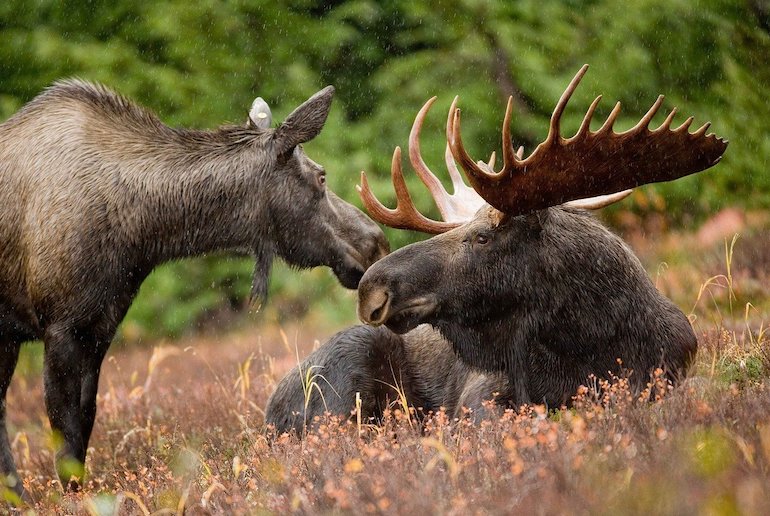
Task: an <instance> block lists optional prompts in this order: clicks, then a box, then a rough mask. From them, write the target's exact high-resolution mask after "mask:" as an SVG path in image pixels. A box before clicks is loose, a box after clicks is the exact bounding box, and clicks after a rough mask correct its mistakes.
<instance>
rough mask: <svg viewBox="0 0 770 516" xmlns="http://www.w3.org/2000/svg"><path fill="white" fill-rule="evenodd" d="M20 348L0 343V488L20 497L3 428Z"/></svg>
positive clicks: (13, 465)
mask: <svg viewBox="0 0 770 516" xmlns="http://www.w3.org/2000/svg"><path fill="white" fill-rule="evenodd" d="M0 329H2V328H0ZM20 347H21V346H20V345H19V343H17V342H13V341H9V342H1V343H0V475H2V478H0V488H2V487H5V488H8V489H12V490H13V491H14V492H15V493H16V494H17V495H19V496H20V497H21V496H23V494H24V489H23V488H22V485H21V480H20V479H19V474H18V473H17V472H16V464H14V462H13V455H12V454H11V445H10V442H9V440H8V430H7V428H6V426H5V394H6V392H7V391H8V386H9V385H10V384H11V377H12V376H13V371H14V369H16V361H17V360H18V358H19V348H20Z"/></svg>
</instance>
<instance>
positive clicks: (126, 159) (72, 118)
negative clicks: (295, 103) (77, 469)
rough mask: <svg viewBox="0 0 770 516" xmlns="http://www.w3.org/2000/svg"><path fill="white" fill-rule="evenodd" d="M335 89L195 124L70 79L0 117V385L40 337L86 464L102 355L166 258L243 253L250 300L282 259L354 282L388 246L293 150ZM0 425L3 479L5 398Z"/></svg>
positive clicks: (63, 420) (60, 417) (60, 412)
mask: <svg viewBox="0 0 770 516" xmlns="http://www.w3.org/2000/svg"><path fill="white" fill-rule="evenodd" d="M333 92H334V90H333V88H331V87H328V88H326V89H324V90H322V91H320V92H318V93H317V94H316V95H314V96H313V97H311V98H310V99H309V100H308V101H307V102H305V103H304V104H303V105H302V106H300V107H298V108H297V109H296V110H295V111H294V112H293V113H291V114H290V115H289V117H288V118H287V119H286V121H285V122H284V123H283V124H281V125H279V126H278V127H277V128H276V129H260V128H258V127H256V125H255V124H254V123H251V124H246V125H245V126H230V127H222V128H219V129H216V130H213V131H196V130H186V129H175V128H170V127H168V126H166V125H164V124H163V123H161V122H160V121H159V120H158V118H157V117H156V116H155V115H153V114H152V113H150V112H149V111H147V110H145V109H142V108H140V107H138V106H137V105H135V104H133V103H131V102H130V101H128V100H126V99H125V98H123V97H121V96H119V95H116V94H114V93H112V92H110V91H109V90H107V89H106V88H104V87H102V86H99V85H94V84H90V83H86V82H82V81H77V80H70V81H64V82H59V83H57V84H55V85H53V86H52V87H50V88H49V89H47V90H46V91H44V92H43V93H42V94H41V95H39V96H38V97H37V98H35V99H34V100H32V101H31V102H30V103H29V104H27V105H26V106H25V107H24V108H22V109H21V111H19V112H18V113H17V114H16V115H14V116H13V117H12V118H11V119H9V120H8V121H6V122H5V123H3V124H2V125H0V349H2V355H0V389H1V390H0V394H1V395H2V399H3V400H4V399H5V393H6V390H7V387H8V383H9V382H10V379H11V375H12V374H13V370H14V367H15V364H16V360H17V356H18V351H19V347H20V345H21V343H22V342H24V341H28V340H32V339H42V340H44V341H45V374H44V376H45V392H46V405H47V408H48V414H49V418H50V420H51V426H52V427H53V429H54V430H56V431H58V432H60V433H61V435H62V436H63V438H64V446H63V448H62V450H61V453H60V454H63V455H66V456H68V457H71V458H75V459H77V460H78V461H80V462H81V463H82V462H83V460H84V458H85V450H86V448H87V445H88V440H89V437H90V434H91V429H92V426H93V421H94V415H95V410H96V405H95V397H96V390H97V386H98V377H99V368H100V364H101V361H102V359H103V357H104V354H105V352H106V350H107V347H108V346H109V343H110V341H111V340H112V337H113V335H114V333H115V329H116V327H117V325H118V323H119V322H120V321H121V319H122V318H123V316H124V315H125V312H126V310H127V309H128V307H129V305H130V303H131V300H132V299H133V297H134V295H135V293H136V291H137V289H138V288H139V285H140V284H141V282H142V281H143V280H144V278H145V277H146V276H147V274H149V272H150V271H151V270H152V269H153V268H154V267H155V266H156V265H157V264H159V263H162V262H164V261H167V260H172V259H176V258H180V257H185V256H194V255H200V254H204V253H207V252H211V251H216V250H232V251H236V252H241V253H249V254H252V255H253V256H255V257H256V260H257V262H256V266H255V270H254V283H253V296H254V297H255V298H264V296H265V294H266V292H267V277H268V273H269V269H270V265H271V263H272V260H273V257H274V256H278V257H281V258H282V259H284V260H286V261H287V262H288V263H290V264H293V265H295V266H299V267H312V266H317V265H327V266H329V267H331V268H332V269H333V270H334V272H335V274H336V275H337V277H338V278H339V279H340V281H341V282H342V283H343V284H344V285H345V286H347V287H349V288H355V287H356V285H357V284H358V281H359V279H360V277H361V275H362V274H363V272H364V270H365V269H366V268H367V267H368V266H369V265H371V263H373V262H374V261H375V260H376V259H378V258H379V257H381V256H383V255H384V254H386V253H387V242H386V240H385V238H384V235H383V234H382V232H381V231H380V230H379V228H377V226H376V225H375V224H374V223H373V222H372V221H371V220H369V219H368V218H367V217H366V216H365V215H364V214H363V213H361V212H360V211H359V210H357V209H356V208H354V207H353V206H351V205H349V204H347V203H345V202H344V201H342V200H340V199H339V198H338V197H336V196H335V195H334V194H333V193H332V192H331V191H329V190H328V189H326V187H325V182H324V180H323V179H321V176H322V175H323V174H324V171H323V169H322V167H321V166H320V165H318V164H316V163H314V162H313V161H311V160H310V159H309V158H308V157H307V156H306V155H305V154H304V152H302V150H301V147H300V146H299V144H301V143H302V142H305V141H308V140H310V139H312V138H313V137H315V136H316V135H317V134H318V133H319V132H320V131H321V128H322V127H323V124H324V122H325V120H326V116H327V114H328V111H329V108H330V105H331V99H332V95H333ZM0 432H2V435H0V473H1V474H3V475H10V476H11V477H12V478H13V477H15V476H16V472H15V467H14V464H13V460H12V457H11V454H10V450H9V445H8V439H7V435H6V434H5V432H6V430H5V409H4V404H3V410H2V413H0ZM64 480H66V479H64ZM16 487H17V489H19V487H18V484H17V486H16Z"/></svg>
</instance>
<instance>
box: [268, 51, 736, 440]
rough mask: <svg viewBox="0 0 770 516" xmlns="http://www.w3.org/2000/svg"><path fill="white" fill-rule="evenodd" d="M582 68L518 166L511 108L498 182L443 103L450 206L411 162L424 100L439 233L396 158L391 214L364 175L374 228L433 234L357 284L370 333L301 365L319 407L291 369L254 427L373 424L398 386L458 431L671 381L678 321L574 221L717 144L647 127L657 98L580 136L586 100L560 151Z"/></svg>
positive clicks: (599, 230) (684, 363)
mask: <svg viewBox="0 0 770 516" xmlns="http://www.w3.org/2000/svg"><path fill="white" fill-rule="evenodd" d="M586 70H587V66H584V67H583V68H582V69H581V70H580V71H579V72H578V73H577V75H576V76H575V78H574V79H573V80H572V82H571V83H570V85H569V86H568V87H567V89H566V91H565V92H564V94H563V95H562V97H561V99H560V100H559V102H558V103H557V105H556V108H555V109H554V112H553V115H552V117H551V122H550V127H549V132H548V136H547V137H546V139H545V141H544V142H543V143H541V144H540V145H539V146H538V147H537V148H536V149H535V151H534V152H533V153H532V154H531V155H529V156H528V157H526V158H525V157H524V153H523V149H522V148H519V149H518V150H515V149H514V147H513V145H512V142H511V136H510V130H509V127H510V119H511V111H512V109H511V106H512V102H511V101H509V102H508V107H507V110H506V113H505V119H504V120H505V121H504V123H503V131H502V132H503V152H502V158H503V165H502V168H501V170H500V171H499V172H496V171H495V170H494V166H495V155H494V153H493V154H492V156H491V158H490V159H489V160H488V161H487V162H484V161H475V160H473V159H472V158H471V157H470V156H469V155H468V153H467V152H466V150H465V148H464V146H463V143H462V139H461V134H460V110H459V109H458V108H457V99H455V101H454V102H453V103H452V106H451V108H450V110H449V116H448V119H447V130H446V133H447V150H446V155H445V158H446V164H447V168H448V171H449V174H450V176H451V179H452V183H453V184H454V190H455V192H454V194H452V195H450V194H448V193H447V192H446V191H445V190H444V188H443V187H442V186H441V182H440V181H439V180H438V178H436V176H435V175H433V173H431V172H430V170H429V169H428V167H427V166H426V164H425V162H424V161H423V159H422V157H421V155H420V148H419V133H420V129H421V127H422V124H423V120H424V118H425V116H426V115H427V112H428V110H429V109H430V107H431V105H432V104H433V102H434V101H435V98H434V99H431V100H429V101H428V102H427V103H426V104H425V106H424V107H423V108H422V110H421V111H420V112H419V114H418V115H417V118H416V120H415V123H414V125H413V127H412V132H411V135H410V139H409V157H410V161H411V163H412V166H413V167H414V169H415V171H416V172H417V174H418V175H419V177H420V178H421V180H422V181H423V183H424V184H425V185H426V186H427V187H428V189H429V190H430V192H431V193H432V195H433V198H434V199H435V201H436V204H437V206H438V208H439V211H440V213H441V214H442V216H443V219H444V220H443V221H434V220H430V219H428V218H426V217H425V216H423V215H422V214H420V213H419V212H418V211H417V210H416V208H415V207H414V205H413V204H412V201H411V198H410V196H409V193H408V190H407V188H406V184H405V182H404V178H403V175H402V171H401V164H400V163H401V154H400V149H398V148H396V150H395V152H394V155H393V163H392V169H391V171H392V177H393V184H394V187H395V190H396V194H397V199H398V204H397V207H396V209H389V208H386V207H385V206H383V205H382V204H381V203H380V202H379V201H377V199H376V198H375V197H374V195H373V194H372V192H371V190H370V188H369V186H368V184H367V182H366V176H365V175H363V174H362V182H361V188H360V193H361V197H362V199H363V201H364V204H365V206H366V208H367V210H368V211H369V213H370V214H371V215H372V217H373V218H374V219H375V220H377V221H379V222H381V223H383V224H386V225H388V226H391V227H395V228H404V229H412V230H416V231H422V232H426V233H432V234H436V235H437V236H434V237H433V238H430V239H428V240H425V241H423V242H419V243H415V244H412V245H408V246H406V247H404V248H402V249H399V250H398V251H396V252H394V253H392V254H390V255H389V256H387V257H385V258H383V259H382V260H380V261H378V262H377V263H376V264H374V265H373V266H372V267H371V268H370V269H369V270H368V271H367V272H366V274H364V277H363V279H362V280H361V283H360V285H359V291H358V315H359V318H360V319H361V320H362V321H363V322H364V323H366V324H367V325H369V326H358V327H354V328H350V329H347V330H345V331H342V332H340V333H339V334H337V335H335V336H334V337H333V338H332V339H330V340H329V342H327V343H326V344H324V345H323V346H321V347H320V348H319V349H318V350H316V351H315V352H314V353H312V354H311V355H310V356H309V357H308V358H307V359H306V360H305V361H304V362H303V364H301V365H300V366H299V368H301V369H302V370H303V371H304V370H307V369H308V368H309V367H314V369H313V370H314V371H317V372H318V373H319V374H323V376H324V378H325V379H327V380H328V383H326V382H321V384H319V388H320V391H321V392H322V393H323V396H320V395H318V396H313V397H312V398H311V399H310V401H309V403H308V402H306V401H305V400H304V397H303V391H302V389H301V385H300V383H299V375H298V373H297V371H292V372H290V373H289V374H288V375H287V376H286V378H284V379H283V380H282V381H281V382H280V383H279V385H278V386H277V388H276V392H275V393H274V394H273V396H272V397H271V399H270V400H269V402H268V407H267V421H268V422H269V423H271V424H273V425H275V427H276V429H277V430H278V431H287V430H290V429H292V428H293V429H296V430H297V431H298V432H301V431H302V430H303V429H304V427H305V424H306V422H309V421H312V420H313V418H314V417H315V416H320V415H323V414H324V413H325V412H326V411H328V412H331V413H333V414H337V415H342V416H346V415H348V414H350V412H351V409H352V408H353V407H354V400H355V393H357V392H358V393H360V394H359V395H360V400H361V404H362V405H361V409H362V412H363V413H364V415H365V416H368V417H374V418H377V417H379V416H380V415H381V414H382V410H383V409H384V408H385V407H386V406H387V403H388V401H389V400H393V399H395V397H396V393H395V392H394V391H393V390H392V389H391V388H388V387H387V386H388V385H396V384H398V385H400V388H401V389H403V392H404V393H405V394H406V396H407V399H408V401H409V403H410V404H411V405H413V406H414V407H418V408H422V409H423V411H424V412H426V413H427V412H429V411H437V410H438V409H439V408H440V407H443V408H444V409H446V410H447V412H448V413H449V414H453V415H454V416H455V417H459V416H460V415H461V414H462V413H463V411H462V409H463V407H467V408H470V409H472V411H473V413H474V414H477V415H479V414H483V411H484V407H483V404H482V402H483V401H485V400H491V399H494V400H495V401H496V402H497V403H498V404H499V405H502V406H512V407H518V406H520V405H522V404H526V403H538V404H546V405H548V406H549V407H555V408H558V407H561V406H564V405H569V404H570V401H571V399H572V397H573V396H574V395H575V394H576V392H577V390H578V388H579V387H580V385H585V384H586V382H587V381H588V379H589V377H590V376H592V375H593V376H595V377H598V378H609V377H612V376H614V375H617V376H627V377H628V379H629V384H630V386H631V388H632V389H633V390H634V391H636V392H640V391H642V390H643V389H644V388H645V387H646V385H647V383H648V382H649V381H650V378H651V375H653V374H654V372H655V371H656V370H662V371H663V375H664V377H665V378H666V379H668V380H669V381H670V382H672V383H674V384H675V383H677V382H679V381H681V379H682V378H683V377H684V376H685V374H686V372H687V368H688V365H689V364H690V362H691V360H692V358H693V356H694V354H695V352H696V350H697V340H696V337H695V335H694V333H693V331H692V328H691V326H690V323H689V321H688V319H687V317H686V316H685V315H684V314H683V313H682V311H681V310H679V309H678V308H677V307H676V306H675V305H674V304H673V303H672V302H671V301H670V300H669V299H667V298H666V297H665V296H663V295H662V294H661V293H660V292H658V290H657V289H656V288H655V286H654V285H653V283H652V282H651V281H650V278H649V277H648V275H647V273H646V271H645V270H644V268H643V267H642V265H641V263H640V262H639V260H638V258H637V257H636V256H635V255H634V253H633V252H632V251H631V249H629V247H628V246H627V245H626V244H625V243H624V242H623V241H622V240H621V239H620V238H619V237H617V236H616V235H614V234H613V233H612V232H610V231H609V230H608V229H607V228H605V227H604V226H603V225H602V224H600V223H599V222H598V221H597V220H596V219H595V218H594V217H593V216H592V215H591V214H590V213H589V211H587V210H589V209H597V208H601V207H603V206H606V205H608V204H610V203H613V202H617V201H619V200H621V199H622V198H624V197H625V196H627V195H628V194H629V193H630V192H631V190H630V189H632V188H634V187H637V186H639V185H642V184H646V183H652V182H658V181H670V180H674V179H677V178H679V177H682V176H685V175H688V174H692V173H696V172H700V171H702V170H705V169H707V168H709V167H711V166H713V165H715V164H716V163H717V162H718V161H719V159H720V158H721V156H722V154H723V153H724V151H725V149H726V147H727V142H726V141H724V140H722V139H720V138H718V137H716V136H714V135H713V134H706V131H707V129H708V127H709V124H706V125H704V126H703V127H701V128H700V129H698V130H697V131H695V132H693V133H690V132H689V126H690V124H691V123H692V118H688V119H687V120H686V121H685V122H684V123H683V124H682V125H680V126H679V127H676V128H672V125H671V124H672V121H673V116H674V112H675V110H673V111H671V113H670V114H669V115H668V116H667V117H666V119H665V121H664V122H663V123H662V125H660V126H659V127H657V128H654V129H650V128H649V124H650V121H651V120H652V118H653V116H654V115H655V114H656V112H657V111H658V110H659V108H660V107H661V105H662V102H663V97H662V96H661V97H659V98H658V99H657V101H656V102H655V103H654V104H653V106H652V107H651V108H650V110H649V111H648V112H647V114H645V115H644V116H643V117H642V119H641V120H640V121H639V123H638V124H637V125H636V126H635V127H633V128H631V129H629V130H628V131H625V132H623V133H616V132H615V131H614V130H613V128H612V126H613V122H614V120H615V119H616V118H617V116H618V113H619V111H620V106H619V104H618V105H616V106H615V109H613V110H612V112H611V114H610V115H609V118H608V119H607V120H606V121H605V122H604V123H603V124H602V126H601V127H600V128H599V129H598V130H596V131H592V130H591V129H590V124H591V119H592V116H593V113H594V110H595V109H596V106H597V104H598V102H599V100H600V98H601V97H597V99H596V100H595V101H594V102H593V103H592V104H591V105H590V107H589V109H588V111H587V113H586V115H585V117H584V119H583V122H582V124H581V125H580V128H579V130H578V132H577V134H575V135H574V136H572V137H571V138H564V137H562V136H561V134H560V120H561V116H562V113H563V112H564V109H565V107H566V105H567V102H568V101H569V98H570V96H571V95H572V93H573V92H574V91H575V89H576V88H577V86H578V83H579V82H580V79H581V78H582V77H583V75H584V74H585V72H586ZM456 163H459V164H460V166H461V168H462V169H463V171H464V172H465V175H466V176H467V178H468V180H469V181H470V184H471V186H472V188H469V187H468V186H466V185H465V184H464V183H463V181H462V178H461V175H460V172H459V171H458V168H457V165H456ZM335 393H337V394H338V395H337V394H335ZM322 397H323V399H324V400H325V402H324V401H322V399H321V398H322Z"/></svg>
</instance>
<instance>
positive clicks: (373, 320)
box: [361, 293, 437, 334]
mask: <svg viewBox="0 0 770 516" xmlns="http://www.w3.org/2000/svg"><path fill="white" fill-rule="evenodd" d="M384 294H385V296H384V297H385V299H384V301H383V302H382V304H381V305H380V306H379V307H378V308H375V309H374V310H372V311H371V312H370V313H369V314H368V315H365V314H361V316H362V317H361V319H362V320H363V321H364V322H366V323H367V324H370V325H372V326H380V325H385V326H386V327H387V328H388V329H389V330H391V331H392V332H394V333H399V334H403V333H407V332H409V331H411V330H413V329H414V328H416V327H417V326H419V325H420V324H422V323H423V322H425V320H426V319H427V318H428V317H430V315H431V314H433V312H435V310H436V306H437V304H436V301H435V300H433V299H431V298H428V297H418V298H415V299H412V300H409V301H407V302H406V303H404V304H401V305H400V306H396V305H394V303H393V302H392V301H393V297H392V296H391V295H388V294H387V293H384ZM381 299H382V298H381Z"/></svg>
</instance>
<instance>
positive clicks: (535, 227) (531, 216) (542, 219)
mask: <svg viewBox="0 0 770 516" xmlns="http://www.w3.org/2000/svg"><path fill="white" fill-rule="evenodd" d="M548 210H549V209H548V208H545V209H542V210H537V211H533V212H532V213H528V214H527V215H524V223H525V226H526V228H527V229H528V230H529V231H530V232H532V233H540V232H541V231H542V230H543V227H545V225H546V224H547V223H548V219H549V218H550V216H551V214H550V212H549V211H548Z"/></svg>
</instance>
